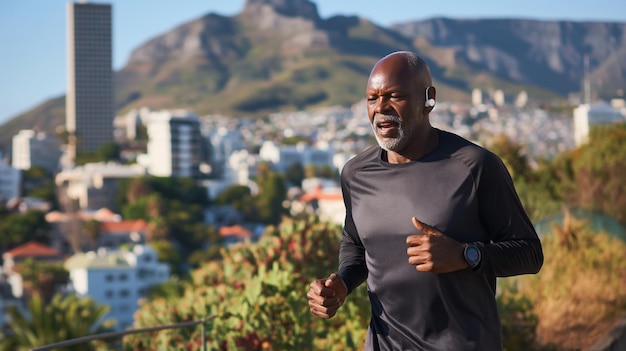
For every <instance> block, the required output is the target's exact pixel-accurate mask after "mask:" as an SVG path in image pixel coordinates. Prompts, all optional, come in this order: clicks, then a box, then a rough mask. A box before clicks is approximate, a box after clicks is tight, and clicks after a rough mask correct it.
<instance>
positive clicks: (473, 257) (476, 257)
mask: <svg viewBox="0 0 626 351" xmlns="http://www.w3.org/2000/svg"><path fill="white" fill-rule="evenodd" d="M463 257H465V261H466V262H467V264H468V266H469V268H468V269H475V268H476V267H477V266H478V265H479V264H480V259H481V257H482V256H481V253H480V249H479V248H478V244H476V243H469V244H465V249H463Z"/></svg>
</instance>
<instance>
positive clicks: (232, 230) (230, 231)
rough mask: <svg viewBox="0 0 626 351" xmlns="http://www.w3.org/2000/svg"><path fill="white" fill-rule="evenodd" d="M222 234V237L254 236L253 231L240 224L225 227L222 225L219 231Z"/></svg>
mask: <svg viewBox="0 0 626 351" xmlns="http://www.w3.org/2000/svg"><path fill="white" fill-rule="evenodd" d="M219 234H220V236H222V237H227V236H236V237H239V238H249V237H251V236H252V232H251V231H250V230H248V229H246V228H244V227H242V226H240V225H233V226H230V227H228V226H224V227H220V231H219Z"/></svg>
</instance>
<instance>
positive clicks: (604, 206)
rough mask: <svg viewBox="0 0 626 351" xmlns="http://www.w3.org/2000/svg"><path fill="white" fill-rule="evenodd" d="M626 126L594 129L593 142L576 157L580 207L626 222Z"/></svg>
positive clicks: (618, 125) (573, 161) (574, 166)
mask: <svg viewBox="0 0 626 351" xmlns="http://www.w3.org/2000/svg"><path fill="white" fill-rule="evenodd" d="M624 140H626V123H621V124H615V125H603V126H597V127H594V128H592V129H591V133H590V136H589V143H587V144H585V145H583V146H581V147H580V150H577V151H578V152H576V153H574V154H573V160H572V168H573V170H574V174H575V182H576V189H577V190H578V191H577V192H576V193H575V199H574V202H575V204H576V205H577V206H579V207H582V208H587V209H592V210H598V211H600V212H602V213H605V214H607V215H610V216H613V217H615V218H616V219H617V220H619V221H620V222H622V223H626V186H624V185H625V184H626V143H625V142H624Z"/></svg>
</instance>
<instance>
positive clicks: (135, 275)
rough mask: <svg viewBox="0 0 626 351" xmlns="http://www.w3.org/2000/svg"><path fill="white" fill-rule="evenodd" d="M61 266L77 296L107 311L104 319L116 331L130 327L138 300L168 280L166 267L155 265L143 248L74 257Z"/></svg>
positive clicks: (148, 250) (154, 257) (153, 256)
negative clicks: (92, 301) (109, 320)
mask: <svg viewBox="0 0 626 351" xmlns="http://www.w3.org/2000/svg"><path fill="white" fill-rule="evenodd" d="M64 266H65V268H66V269H67V270H68V271H69V272H70V279H71V281H72V286H73V288H74V291H75V292H76V293H77V294H78V295H79V296H89V297H91V298H93V299H94V300H96V302H97V303H98V304H103V305H108V306H109V307H110V310H109V313H108V315H107V316H106V317H105V319H110V318H113V319H115V320H116V321H117V325H116V328H117V330H121V329H125V328H128V327H130V326H132V324H133V314H134V313H135V311H136V310H137V308H138V307H139V305H138V302H139V300H140V299H141V298H144V297H145V296H146V293H147V292H148V290H149V289H150V288H151V287H153V286H155V285H158V284H161V283H164V282H165V281H167V280H168V279H169V277H170V272H169V266H168V265H167V264H165V263H161V262H158V260H157V254H156V252H155V251H154V249H152V248H151V247H150V246H144V245H136V246H135V247H134V248H133V250H132V251H121V250H120V251H107V250H105V249H100V250H99V251H98V252H93V251H90V252H87V253H80V254H76V255H74V256H72V257H70V258H69V259H68V260H67V261H65V264H64Z"/></svg>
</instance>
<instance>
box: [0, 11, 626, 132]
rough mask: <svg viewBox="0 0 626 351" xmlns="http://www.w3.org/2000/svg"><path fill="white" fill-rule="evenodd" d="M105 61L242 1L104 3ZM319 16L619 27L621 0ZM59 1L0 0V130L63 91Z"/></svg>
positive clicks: (623, 17) (624, 17) (117, 64)
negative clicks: (108, 49) (109, 22)
mask: <svg viewBox="0 0 626 351" xmlns="http://www.w3.org/2000/svg"><path fill="white" fill-rule="evenodd" d="M92 2H96V3H100V2H106V3H111V4H113V61H114V62H113V64H114V69H116V70H117V69H120V68H121V67H122V66H123V65H124V64H125V62H126V60H127V59H128V57H129V56H130V53H131V52H132V50H133V49H134V48H136V47H137V46H139V45H141V44H142V43H144V42H145V41H147V40H148V39H150V38H152V37H154V36H157V35H159V34H161V33H164V32H167V31H168V30H170V29H172V28H174V27H175V26H177V25H179V24H182V23H185V22H187V21H189V20H192V19H194V18H197V17H200V16H202V15H205V14H207V13H209V12H215V13H218V14H221V15H224V16H232V15H234V14H236V13H238V12H239V11H240V10H241V9H242V8H243V6H244V4H245V0H167V1H165V0H111V1H92ZM314 2H315V3H316V4H317V8H318V11H319V13H320V15H321V16H322V18H327V17H330V16H333V15H337V14H340V15H358V16H361V17H364V18H367V19H369V20H371V21H373V22H375V23H377V24H379V25H383V26H387V25H390V24H393V23H401V22H407V21H412V20H422V19H427V18H432V17H439V16H445V17H451V18H527V19H538V20H574V21H612V22H626V1H625V0H595V1H582V0H569V1H567V0H550V1H546V0H524V1H502V0H482V1H468V0H447V1H436V2H435V1H431V2H425V1H419V0H383V1H380V0H377V1H376V0H359V1H358V2H357V1H341V0H314ZM67 3H68V1H67V0H0V125H1V124H2V123H4V122H6V121H7V120H8V119H9V118H12V117H15V116H16V115H18V114H19V113H22V112H25V111H27V110H29V109H31V108H33V107H35V106H36V105H37V104H39V103H41V102H44V101H45V100H47V99H49V98H51V97H57V96H60V95H62V94H64V93H65V90H66V63H65V59H66V38H65V36H66V24H65V20H66V4H67Z"/></svg>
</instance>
